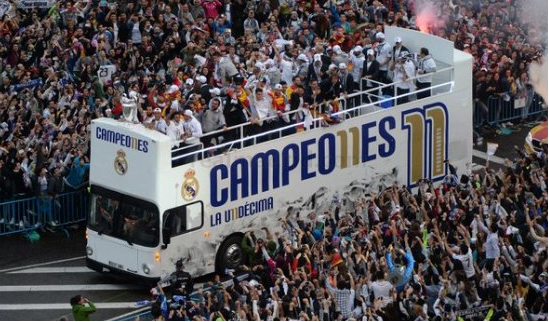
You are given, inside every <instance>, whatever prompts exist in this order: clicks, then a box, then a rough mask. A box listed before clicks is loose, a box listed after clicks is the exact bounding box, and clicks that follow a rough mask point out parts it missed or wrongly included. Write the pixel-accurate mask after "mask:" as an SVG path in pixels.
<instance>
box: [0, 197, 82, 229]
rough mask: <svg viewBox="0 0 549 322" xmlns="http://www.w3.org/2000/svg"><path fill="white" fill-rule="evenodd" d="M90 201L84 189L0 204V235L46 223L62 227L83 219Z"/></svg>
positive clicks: (54, 226)
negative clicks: (54, 195) (55, 195)
mask: <svg viewBox="0 0 549 322" xmlns="http://www.w3.org/2000/svg"><path fill="white" fill-rule="evenodd" d="M88 204H89V196H88V192H87V190H85V189H81V190H77V191H73V192H67V193H63V194H61V195H58V196H57V197H55V198H51V197H49V196H37V197H32V198H24V199H16V200H10V201H5V202H1V203H0V236H4V235H10V234H16V233H25V232H29V231H33V230H36V229H40V228H43V227H45V226H46V225H50V226H51V227H52V228H56V227H64V226H67V225H72V224H76V223H79V222H82V221H85V220H86V218H87V212H88Z"/></svg>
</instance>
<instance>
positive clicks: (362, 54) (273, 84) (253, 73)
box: [0, 0, 543, 200]
mask: <svg viewBox="0 0 549 322" xmlns="http://www.w3.org/2000/svg"><path fill="white" fill-rule="evenodd" d="M44 4H45V5H46V6H47V5H48V4H49V5H51V7H47V8H40V7H38V8H28V7H25V5H23V6H22V7H17V4H16V3H11V2H10V3H7V5H4V6H2V7H1V9H2V17H1V19H0V35H1V37H0V38H1V40H0V42H1V43H2V46H0V57H1V58H2V59H1V61H0V167H1V171H0V198H2V200H6V199H13V198H17V197H21V196H31V195H42V196H46V197H52V196H54V195H56V194H57V193H58V192H59V188H60V187H54V186H55V185H54V184H55V183H56V181H57V180H56V179H55V178H56V175H55V173H56V172H57V171H58V172H59V175H58V176H60V177H66V176H69V177H70V175H69V173H70V172H71V169H72V168H73V165H77V163H79V162H81V161H82V160H84V162H87V161H88V159H89V156H90V155H89V129H90V121H91V120H92V119H93V118H97V117H113V118H120V117H122V115H123V114H124V109H125V105H127V104H130V105H131V104H132V102H133V104H136V105H137V106H138V107H137V108H138V111H137V113H135V115H133V120H134V121H136V122H141V123H143V124H144V125H145V126H147V127H150V128H154V129H156V130H158V131H160V132H162V133H165V134H166V135H168V136H170V137H171V138H173V140H174V146H189V145H190V146H193V145H196V144H198V143H202V144H203V146H204V147H209V146H212V145H215V144H219V143H222V142H224V141H225V142H226V141H230V140H234V139H236V138H239V137H241V136H247V135H253V134H258V133H261V132H264V131H266V130H271V129H274V128H277V127H281V126H285V125H288V124H291V123H295V122H304V126H301V127H297V128H295V129H290V130H289V131H290V132H291V131H302V130H306V129H308V128H310V127H311V126H313V123H312V122H311V120H312V119H313V118H315V117H319V116H322V118H323V124H322V125H327V124H330V123H334V122H335V123H337V122H339V118H338V117H337V116H336V115H333V113H334V112H337V111H338V110H339V104H338V101H337V99H339V98H342V97H345V95H346V94H347V95H348V94H351V93H353V92H355V91H357V90H358V89H359V88H363V89H364V88H366V89H372V88H375V87H376V86H378V85H379V84H382V83H389V82H399V83H398V84H397V85H396V92H397V94H398V95H400V96H399V99H398V101H397V103H403V102H406V101H407V100H409V99H411V98H412V97H414V98H422V97H425V96H428V95H430V91H429V90H424V91H422V92H418V93H417V94H415V95H413V96H407V95H406V93H407V92H409V91H411V90H418V89H419V90H421V89H424V88H426V87H428V86H429V84H430V82H431V80H432V77H431V76H430V74H429V73H431V72H433V71H435V70H436V63H435V59H434V58H436V53H434V55H433V56H432V55H431V53H430V50H429V48H422V49H421V51H420V52H419V53H418V56H416V55H413V53H410V52H409V51H408V50H407V49H406V44H405V43H404V44H403V43H402V39H400V38H399V37H397V38H395V39H386V37H385V35H384V33H383V30H384V26H387V25H390V26H399V27H404V28H418V26H417V25H416V20H417V16H416V14H415V12H414V11H415V9H414V7H413V3H412V2H411V1H396V0H391V1H378V0H375V1H372V0H368V1H365V0H350V1H339V0H338V1H334V0H321V1H295V0H282V1H269V0H254V1H243V0H223V1H218V0H192V1H186V0H169V1H144V0H143V1H117V2H109V1H105V0H99V1H98V0H89V1H88V0H79V1H71V0H61V1H54V2H44ZM433 8H434V10H435V11H436V12H437V14H438V16H439V17H444V18H445V19H446V20H447V21H446V22H447V23H446V25H444V26H438V27H437V28H434V27H433V29H432V32H433V33H436V34H437V35H439V36H441V37H445V38H448V39H450V40H452V41H454V43H455V47H456V48H458V49H462V50H464V51H467V52H470V53H471V54H472V55H473V57H475V63H474V74H475V76H474V79H473V81H474V85H475V91H474V99H475V100H476V101H477V102H478V104H477V106H478V107H479V108H480V109H481V110H483V111H484V112H485V113H487V111H488V108H487V104H488V101H487V100H488V98H489V97H491V96H492V95H500V96H502V97H505V98H506V99H511V98H512V97H519V98H523V99H524V100H525V104H526V107H525V108H524V109H523V111H524V116H525V117H526V116H527V115H528V107H529V106H530V105H531V102H532V97H533V94H534V92H533V89H532V86H531V84H530V82H529V79H528V73H527V72H528V68H529V65H530V63H531V62H532V61H535V60H537V59H540V57H541V55H540V48H541V47H540V46H542V45H543V44H540V43H530V41H529V39H528V37H527V35H526V32H527V28H526V25H524V24H523V22H522V21H520V17H519V14H518V13H517V6H516V1H481V0H474V1H473V0H467V1H466V0H459V1H458V0H455V1H441V2H436V3H433ZM496 26H498V28H496ZM431 50H434V48H431ZM422 74H426V76H422ZM416 76H417V77H418V78H417V79H415V78H414V77H416ZM362 77H367V81H366V82H364V84H360V82H361V78H362ZM361 85H362V87H361ZM389 92H390V93H393V91H392V90H389ZM372 93H375V92H372ZM381 94H383V93H379V95H381ZM379 95H371V100H372V101H374V100H377V97H378V96H379ZM246 122H251V125H249V126H247V127H246V128H245V129H244V130H241V129H235V128H234V126H236V125H239V124H243V123H246ZM243 131H244V133H243ZM209 132H215V133H214V134H210V135H208V133H209ZM77 157H78V159H77ZM75 160H78V161H79V162H75ZM43 169H45V171H47V172H46V174H44V175H43V174H42V172H43ZM77 172H79V173H80V171H77ZM41 176H42V179H40V177H41ZM84 180H85V179H81V178H80V176H76V175H75V178H74V180H68V183H69V184H70V186H72V187H77V186H79V185H80V184H81V183H82V182H84ZM66 182H67V181H66ZM46 187H48V188H46ZM61 188H62V189H63V190H64V187H61Z"/></svg>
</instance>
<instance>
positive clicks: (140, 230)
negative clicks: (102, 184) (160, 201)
mask: <svg viewBox="0 0 549 322" xmlns="http://www.w3.org/2000/svg"><path fill="white" fill-rule="evenodd" d="M133 199H134V198H130V197H126V196H120V195H118V196H112V197H111V196H109V197H107V196H104V195H100V194H96V193H93V194H92V198H91V211H90V219H89V223H88V227H89V228H90V229H92V230H95V231H97V232H98V233H99V234H100V235H102V234H105V235H108V236H112V237H116V238H120V239H123V240H126V241H127V242H128V243H129V244H130V245H133V244H137V245H141V246H147V247H155V246H157V245H158V242H159V235H160V234H159V226H160V224H159V219H158V211H155V210H153V209H148V208H149V207H143V206H141V205H140V204H142V203H143V202H136V200H133Z"/></svg>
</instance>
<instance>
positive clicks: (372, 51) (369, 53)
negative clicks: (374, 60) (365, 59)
mask: <svg viewBox="0 0 549 322" xmlns="http://www.w3.org/2000/svg"><path fill="white" fill-rule="evenodd" d="M366 54H367V55H372V56H374V55H375V52H374V50H373V49H368V51H367V52H366Z"/></svg>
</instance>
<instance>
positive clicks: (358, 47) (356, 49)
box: [353, 46, 363, 51]
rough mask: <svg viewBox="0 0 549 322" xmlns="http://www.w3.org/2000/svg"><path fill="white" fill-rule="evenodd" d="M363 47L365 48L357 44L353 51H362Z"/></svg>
mask: <svg viewBox="0 0 549 322" xmlns="http://www.w3.org/2000/svg"><path fill="white" fill-rule="evenodd" d="M362 49H363V48H362V47H360V46H356V47H355V48H354V49H353V51H362Z"/></svg>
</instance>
